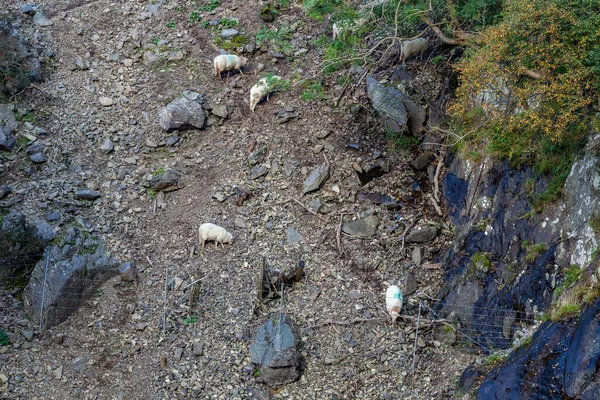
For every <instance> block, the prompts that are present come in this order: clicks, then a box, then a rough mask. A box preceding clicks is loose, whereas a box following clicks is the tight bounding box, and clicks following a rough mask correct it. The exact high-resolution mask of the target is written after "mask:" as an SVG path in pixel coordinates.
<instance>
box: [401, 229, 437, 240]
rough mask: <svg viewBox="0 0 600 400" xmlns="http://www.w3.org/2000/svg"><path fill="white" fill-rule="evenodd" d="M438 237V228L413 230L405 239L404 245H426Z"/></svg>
mask: <svg viewBox="0 0 600 400" xmlns="http://www.w3.org/2000/svg"><path fill="white" fill-rule="evenodd" d="M437 235H438V228H436V227H435V226H428V227H427V228H422V229H413V230H412V231H411V232H410V233H409V234H408V236H407V237H406V243H427V242H431V241H432V240H433V239H435V238H436V236H437Z"/></svg>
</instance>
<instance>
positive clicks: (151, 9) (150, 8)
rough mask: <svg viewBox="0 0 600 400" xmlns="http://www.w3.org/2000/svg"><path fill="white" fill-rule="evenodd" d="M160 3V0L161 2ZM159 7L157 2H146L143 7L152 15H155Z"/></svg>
mask: <svg viewBox="0 0 600 400" xmlns="http://www.w3.org/2000/svg"><path fill="white" fill-rule="evenodd" d="M161 4H162V2H161ZM159 8H160V5H158V4H146V7H144V9H145V10H146V12H148V13H150V14H152V15H156V14H158V9H159Z"/></svg>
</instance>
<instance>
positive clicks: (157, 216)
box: [0, 1, 472, 399]
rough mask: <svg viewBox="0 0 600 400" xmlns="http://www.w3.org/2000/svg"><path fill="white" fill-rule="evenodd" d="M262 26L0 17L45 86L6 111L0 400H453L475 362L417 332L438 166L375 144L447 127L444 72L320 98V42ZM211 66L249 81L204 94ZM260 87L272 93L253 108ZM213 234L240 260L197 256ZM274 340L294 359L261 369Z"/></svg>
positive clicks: (292, 9) (72, 10) (287, 26)
mask: <svg viewBox="0 0 600 400" xmlns="http://www.w3.org/2000/svg"><path fill="white" fill-rule="evenodd" d="M261 10H263V5H262V4H259V3H248V2H233V1H232V2H226V1H223V2H216V1H213V2H206V3H203V4H193V3H188V2H178V1H169V2H168V3H167V2H164V3H159V4H151V3H145V2H117V3H115V2H107V1H94V2H60V3H56V2H47V3H46V2H41V3H36V4H34V5H33V4H24V3H18V2H15V3H11V4H10V5H9V7H6V9H5V10H3V11H2V12H3V13H4V15H3V18H6V19H7V20H8V21H9V23H10V24H11V26H12V27H13V28H14V29H15V30H16V31H18V32H19V34H21V35H22V38H21V39H20V40H21V41H22V43H23V44H24V46H27V50H26V51H28V52H29V53H28V54H27V55H24V57H25V56H27V57H31V56H35V57H36V58H37V59H38V60H39V61H40V64H41V66H42V68H43V70H44V75H45V79H44V80H43V82H40V81H38V80H34V81H33V85H28V83H27V82H26V83H24V84H23V85H22V86H20V88H19V89H18V90H16V89H15V88H12V87H7V88H6V89H8V90H9V92H10V90H13V92H10V93H11V94H10V95H9V96H8V97H9V98H8V102H7V103H6V104H5V105H3V107H4V108H3V110H5V111H3V112H4V113H5V114H4V115H7V117H6V119H3V125H2V130H3V132H4V133H5V137H6V140H7V141H8V140H10V141H11V143H12V144H8V143H7V145H6V146H5V148H4V151H3V152H2V153H1V155H0V157H1V168H2V171H3V173H2V178H1V179H2V182H1V183H2V184H3V185H5V186H3V191H2V197H3V199H2V215H4V217H3V222H2V232H3V235H6V236H9V235H13V233H14V232H15V231H16V228H15V227H16V226H20V227H22V229H21V230H22V231H23V232H25V234H24V235H23V236H21V237H18V238H17V237H13V239H14V240H13V241H12V242H11V245H10V246H9V247H8V248H7V249H5V251H4V252H3V254H2V274H3V275H2V276H3V278H2V279H3V285H2V288H1V289H0V290H2V292H1V293H2V295H1V301H2V305H1V307H2V310H4V311H5V312H4V313H3V314H2V317H1V319H0V324H1V326H0V329H1V330H2V331H3V332H5V334H6V335H5V338H4V339H2V338H0V339H2V340H3V341H4V342H5V343H6V344H7V345H5V346H2V347H0V352H2V354H0V357H2V363H1V366H0V385H1V386H0V387H1V390H2V395H3V396H4V397H7V398H65V399H66V398H96V399H101V398H106V399H108V398H114V397H117V398H173V397H177V398H247V397H248V396H249V395H250V394H252V396H253V397H252V398H268V397H269V396H272V397H274V398H288V397H289V398H323V397H325V398H347V399H350V398H414V399H419V398H444V397H451V396H452V395H453V393H454V385H455V382H456V380H457V379H458V377H459V376H460V373H461V371H462V369H463V368H465V367H466V366H467V365H468V364H469V363H470V361H471V360H472V356H471V355H469V354H464V353H461V352H459V351H458V350H456V349H455V348H452V347H448V346H447V345H446V344H445V343H452V342H453V341H454V340H455V337H454V335H450V336H449V337H448V335H443V333H444V332H445V331H444V330H441V331H440V330H439V329H438V325H439V324H436V323H434V322H431V321H430V317H429V316H427V312H426V311H427V309H428V307H429V306H430V305H431V304H432V303H433V302H434V301H433V300H432V299H435V296H436V293H437V292H438V291H439V288H440V284H441V278H442V271H441V269H440V266H439V264H437V262H438V261H439V260H440V259H441V256H442V255H443V253H444V251H445V250H446V248H447V247H448V245H449V243H450V241H451V240H452V237H453V233H452V231H451V229H450V227H449V225H447V223H446V222H445V221H446V218H445V216H444V212H443V209H442V207H443V204H442V200H441V198H440V196H441V189H440V185H441V182H442V178H443V175H444V172H443V169H444V168H443V162H442V159H443V153H442V152H439V151H438V148H437V147H436V146H435V143H436V140H437V139H436V138H435V136H432V135H428V136H427V137H428V139H427V142H428V143H430V144H429V145H426V146H425V147H424V148H420V147H413V148H411V149H410V150H412V151H409V150H408V148H409V147H410V146H408V147H407V150H402V148H401V147H398V146H400V145H402V143H403V142H402V141H399V142H398V143H396V147H394V144H393V143H390V141H389V140H388V139H387V138H386V136H385V132H386V127H387V130H388V132H392V133H394V132H398V133H400V132H404V131H405V130H406V129H409V130H410V131H411V132H413V134H415V135H416V136H417V137H422V136H423V134H424V133H428V131H429V128H430V127H431V126H436V125H437V124H439V123H442V122H443V119H441V118H440V117H439V116H440V114H439V111H440V108H439V107H440V105H441V104H442V103H443V99H444V90H445V85H444V76H443V75H440V74H438V73H437V72H436V70H435V68H433V67H432V66H431V65H429V66H428V64H427V63H425V62H424V61H423V60H421V59H411V60H408V65H407V66H406V67H397V68H394V69H391V70H382V71H380V72H379V73H378V74H377V75H373V76H371V75H369V76H366V75H365V73H364V71H361V70H356V71H355V72H354V75H353V76H352V80H351V82H350V83H349V85H345V84H344V83H343V82H342V83H338V82H336V81H335V79H334V78H333V77H331V78H327V79H322V78H319V73H320V72H319V71H320V68H321V53H320V52H321V48H320V47H319V46H318V45H316V44H315V43H314V42H315V40H317V39H319V38H321V37H325V38H327V37H329V35H331V32H330V28H329V27H328V24H326V23H323V22H319V21H316V20H314V19H310V18H307V17H306V16H305V15H304V12H303V10H302V8H301V7H298V6H297V5H295V4H292V5H289V6H283V5H281V6H280V8H279V9H275V11H274V12H273V17H274V18H273V19H274V21H272V22H266V21H265V20H263V18H262V17H261V15H260V11H261ZM263 14H264V13H263ZM263 17H264V15H263ZM266 19H267V20H270V19H271V17H267V18H266ZM219 48H225V49H227V51H232V52H235V53H237V54H240V55H243V56H245V57H247V59H248V63H247V65H246V67H245V68H244V69H243V74H241V73H238V72H235V71H234V72H230V73H227V74H226V73H224V74H223V77H222V78H223V79H222V80H220V79H219V78H218V77H215V76H213V66H212V59H213V57H214V56H216V55H218V54H219V52H220V50H219ZM266 74H276V75H279V76H281V77H282V78H283V79H284V81H285V82H286V83H287V84H288V85H287V87H284V88H282V89H281V90H280V91H278V92H276V93H273V94H271V95H270V96H269V99H268V101H264V102H261V103H260V104H259V105H258V106H257V109H256V112H251V111H250V110H249V90H250V88H251V87H252V86H253V85H254V84H255V83H256V82H257V81H258V80H259V79H260V77H261V76H264V75H266ZM398 87H401V88H403V89H402V90H400V89H398ZM366 89H368V91H367V90H366ZM367 92H368V93H367ZM371 103H372V104H373V107H375V109H376V110H378V116H375V115H374V114H373V113H372V109H371ZM427 104H430V106H429V107H425V106H426V105H427ZM431 105H437V106H435V107H434V106H431ZM167 106H168V107H167ZM165 107H167V108H165ZM7 121H9V122H10V124H7ZM407 125H408V128H407ZM408 144H410V141H409V142H408ZM11 221H18V225H15V224H12V222H11ZM205 222H211V223H215V224H218V225H220V226H222V227H224V228H226V229H227V230H228V231H230V232H231V233H232V234H233V243H231V244H225V245H224V246H222V247H221V246H219V248H214V245H213V244H212V243H209V245H208V246H207V247H206V248H204V249H202V248H200V242H199V241H198V227H199V225H200V224H202V223H205ZM40 230H41V232H43V233H44V234H43V235H42V234H38V233H37V232H40ZM36 235H37V236H40V235H41V236H42V239H43V240H42V241H41V242H40V241H39V240H38V241H35V245H34V237H37V236H36ZM11 237H12V236H11ZM23 260H25V261H23ZM119 270H120V272H121V273H120V274H119ZM290 270H291V271H292V272H291V273H288V272H286V271H290ZM117 275H119V276H117ZM282 277H284V278H282ZM390 284H399V285H401V286H402V287H403V290H404V293H403V294H404V303H405V304H404V308H403V312H402V316H401V318H400V322H398V323H397V324H396V325H391V324H390V320H389V317H388V315H387V312H386V311H385V307H384V304H385V300H384V294H385V290H386V288H387V286H388V285H390ZM23 288H24V290H23ZM282 288H283V298H282V297H281V294H282V293H281V292H282ZM420 303H421V307H419V304H420ZM420 308H421V313H420V317H419V309H420ZM268 321H270V322H268ZM417 321H418V323H417ZM280 322H281V323H280ZM265 323H266V324H265ZM263 324H265V325H263ZM418 324H419V328H418V332H417V325H418ZM278 326H282V328H281V329H279V328H277V327H278ZM259 327H260V329H259ZM273 332H276V333H273ZM281 332H283V333H281ZM446 333H447V332H446ZM272 334H275V335H284V337H286V338H289V339H290V341H289V345H285V346H286V347H285V349H286V352H285V354H288V353H289V357H288V356H285V357H283V356H278V357H275V358H273V357H271V356H269V354H271V353H269V352H270V351H272V350H269V349H272V346H279V345H277V344H276V343H274V342H276V340H275V341H273V340H270V339H269V337H270V335H272ZM4 342H3V343H4ZM283 342H285V343H288V342H287V339H286V340H284V341H283ZM263 349H264V350H263ZM283 353H284V352H278V353H277V354H283ZM413 365H414V369H413Z"/></svg>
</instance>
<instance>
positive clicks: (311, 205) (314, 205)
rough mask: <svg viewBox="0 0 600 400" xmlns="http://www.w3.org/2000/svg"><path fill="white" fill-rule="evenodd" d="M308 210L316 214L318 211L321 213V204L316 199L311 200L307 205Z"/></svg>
mask: <svg viewBox="0 0 600 400" xmlns="http://www.w3.org/2000/svg"><path fill="white" fill-rule="evenodd" d="M308 208H310V209H311V210H313V211H314V212H316V213H318V212H319V211H321V208H323V203H321V202H320V201H319V200H317V199H313V200H311V201H310V202H309V203H308Z"/></svg>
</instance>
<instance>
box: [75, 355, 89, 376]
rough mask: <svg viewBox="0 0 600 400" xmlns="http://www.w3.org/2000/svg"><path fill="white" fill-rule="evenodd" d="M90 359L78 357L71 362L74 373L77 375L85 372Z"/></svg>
mask: <svg viewBox="0 0 600 400" xmlns="http://www.w3.org/2000/svg"><path fill="white" fill-rule="evenodd" d="M88 361H89V359H88V358H87V357H77V358H75V359H74V360H73V361H72V362H71V366H72V367H73V371H75V373H80V372H83V370H84V369H85V366H86V365H87V363H88Z"/></svg>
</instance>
